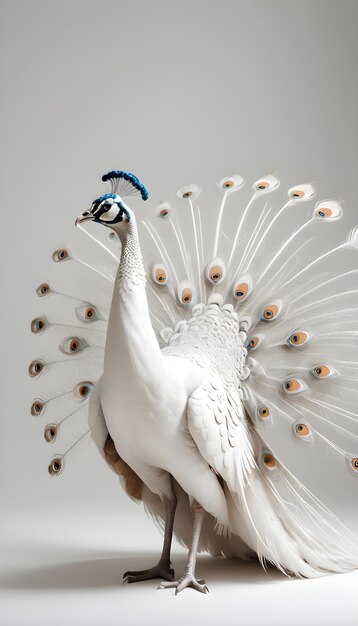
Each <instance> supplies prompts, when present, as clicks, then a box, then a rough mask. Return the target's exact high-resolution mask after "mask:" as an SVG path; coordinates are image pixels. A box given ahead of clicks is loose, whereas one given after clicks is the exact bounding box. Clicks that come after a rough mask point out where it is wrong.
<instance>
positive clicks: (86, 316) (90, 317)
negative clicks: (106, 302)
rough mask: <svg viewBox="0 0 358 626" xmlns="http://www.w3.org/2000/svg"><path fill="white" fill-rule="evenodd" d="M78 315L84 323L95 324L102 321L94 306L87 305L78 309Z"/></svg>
mask: <svg viewBox="0 0 358 626" xmlns="http://www.w3.org/2000/svg"><path fill="white" fill-rule="evenodd" d="M76 315H77V317H78V319H79V320H81V321H82V322H94V321H96V320H98V319H100V314H99V312H98V310H97V308H96V307H95V306H94V305H93V304H85V305H84V306H80V307H78V308H77V309H76Z"/></svg>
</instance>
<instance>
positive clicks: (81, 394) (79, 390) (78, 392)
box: [73, 382, 94, 400]
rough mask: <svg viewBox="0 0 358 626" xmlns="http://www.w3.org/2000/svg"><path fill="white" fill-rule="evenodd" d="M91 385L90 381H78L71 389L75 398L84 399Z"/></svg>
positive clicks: (91, 388) (90, 389) (89, 391)
mask: <svg viewBox="0 0 358 626" xmlns="http://www.w3.org/2000/svg"><path fill="white" fill-rule="evenodd" d="M93 387H94V385H93V383H91V382H83V383H80V384H79V385H77V386H76V387H75V388H74V390H73V393H74V396H75V398H76V399H77V400H84V399H85V398H88V396H89V395H90V393H91V392H92V390H93Z"/></svg>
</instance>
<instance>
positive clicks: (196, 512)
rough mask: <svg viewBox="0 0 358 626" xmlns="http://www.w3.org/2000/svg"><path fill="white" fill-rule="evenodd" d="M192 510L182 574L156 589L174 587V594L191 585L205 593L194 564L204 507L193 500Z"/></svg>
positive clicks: (204, 586) (205, 589)
mask: <svg viewBox="0 0 358 626" xmlns="http://www.w3.org/2000/svg"><path fill="white" fill-rule="evenodd" d="M192 511H193V539H192V542H191V546H190V550H189V554H188V560H187V563H186V566H185V568H184V572H183V575H182V576H181V578H179V580H174V581H172V582H168V583H165V582H163V583H161V584H160V585H159V587H158V589H168V588H170V587H174V588H175V595H176V594H177V593H179V592H180V591H182V590H183V589H185V587H193V589H196V590H197V591H201V593H207V592H208V591H209V589H208V588H207V586H206V585H205V580H196V578H195V564H196V552H197V549H198V543H199V537H200V531H201V525H202V523H203V519H204V516H205V511H204V509H203V508H202V507H201V506H200V504H198V502H196V501H195V500H194V502H193V505H192Z"/></svg>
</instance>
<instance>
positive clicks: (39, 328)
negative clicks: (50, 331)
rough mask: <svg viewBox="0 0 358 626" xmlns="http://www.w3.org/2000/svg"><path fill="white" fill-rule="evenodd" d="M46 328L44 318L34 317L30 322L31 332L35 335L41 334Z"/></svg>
mask: <svg viewBox="0 0 358 626" xmlns="http://www.w3.org/2000/svg"><path fill="white" fill-rule="evenodd" d="M46 326H47V321H46V318H45V317H36V318H35V319H34V320H32V322H31V331H32V332H33V333H34V334H35V335H37V334H38V333H42V332H43V331H44V330H45V329H46Z"/></svg>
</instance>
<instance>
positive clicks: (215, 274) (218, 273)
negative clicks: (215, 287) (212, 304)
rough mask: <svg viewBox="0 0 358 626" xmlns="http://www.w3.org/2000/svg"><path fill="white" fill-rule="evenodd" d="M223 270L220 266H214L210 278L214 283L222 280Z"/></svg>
mask: <svg viewBox="0 0 358 626" xmlns="http://www.w3.org/2000/svg"><path fill="white" fill-rule="evenodd" d="M222 276H223V274H222V269H221V267H220V266H219V265H214V266H213V267H212V268H211V271H210V278H211V280H212V281H213V283H217V282H218V281H219V280H220V279H221V278H222Z"/></svg>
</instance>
